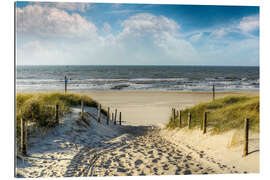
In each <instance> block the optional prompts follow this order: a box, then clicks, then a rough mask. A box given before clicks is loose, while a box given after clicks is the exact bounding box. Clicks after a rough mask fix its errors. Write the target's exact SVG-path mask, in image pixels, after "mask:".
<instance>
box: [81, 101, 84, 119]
mask: <svg viewBox="0 0 270 180" xmlns="http://www.w3.org/2000/svg"><path fill="white" fill-rule="evenodd" d="M83 114H84V103H83V100H81V117H82V119H83Z"/></svg>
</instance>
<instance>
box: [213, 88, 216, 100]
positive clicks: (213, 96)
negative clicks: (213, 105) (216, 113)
mask: <svg viewBox="0 0 270 180" xmlns="http://www.w3.org/2000/svg"><path fill="white" fill-rule="evenodd" d="M215 96H216V94H215V85H213V101H215Z"/></svg>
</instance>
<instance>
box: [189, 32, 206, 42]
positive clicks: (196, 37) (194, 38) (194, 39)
mask: <svg viewBox="0 0 270 180" xmlns="http://www.w3.org/2000/svg"><path fill="white" fill-rule="evenodd" d="M202 35H203V33H202V32H200V33H198V34H195V35H193V36H191V37H190V41H191V42H197V41H198V40H200V39H201V37H202Z"/></svg>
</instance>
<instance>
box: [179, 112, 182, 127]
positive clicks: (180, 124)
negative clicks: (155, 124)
mask: <svg viewBox="0 0 270 180" xmlns="http://www.w3.org/2000/svg"><path fill="white" fill-rule="evenodd" d="M179 127H182V111H181V110H179Z"/></svg>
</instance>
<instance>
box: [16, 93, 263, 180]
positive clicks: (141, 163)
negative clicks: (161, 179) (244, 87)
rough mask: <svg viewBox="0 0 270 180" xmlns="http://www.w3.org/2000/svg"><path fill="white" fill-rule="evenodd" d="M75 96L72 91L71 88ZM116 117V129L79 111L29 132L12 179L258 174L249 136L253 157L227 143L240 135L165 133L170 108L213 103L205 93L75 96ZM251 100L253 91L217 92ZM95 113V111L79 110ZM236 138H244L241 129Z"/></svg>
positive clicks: (253, 136) (254, 139) (253, 143)
mask: <svg viewBox="0 0 270 180" xmlns="http://www.w3.org/2000/svg"><path fill="white" fill-rule="evenodd" d="M76 92H78V91H76ZM80 93H83V94H87V95H89V96H90V97H92V98H93V99H94V100H96V101H98V102H99V103H100V104H101V105H102V107H103V108H105V109H106V108H107V107H110V110H111V112H114V110H115V109H117V111H118V113H119V112H121V113H122V121H123V122H122V126H120V125H119V122H118V123H117V125H114V123H113V121H110V122H109V125H106V119H107V118H106V116H102V118H101V123H98V122H97V121H96V120H95V119H93V118H92V117H87V118H86V120H87V121H88V122H89V124H90V126H88V125H87V124H85V123H84V122H83V121H81V120H80V115H79V112H80V107H74V108H72V109H73V110H72V113H71V114H67V115H65V116H64V117H63V118H61V124H60V126H58V127H57V128H55V129H52V130H49V131H48V130H47V131H44V132H43V131H42V132H43V133H33V135H31V136H30V137H29V152H28V156H27V157H26V158H25V159H18V161H17V169H16V174H17V177H77V176H134V175H181V174H224V173H225V174H228V173H259V172H260V171H259V158H260V156H259V134H258V133H251V134H250V137H251V139H252V141H251V142H250V145H251V148H250V151H251V152H252V153H251V154H249V155H248V156H247V157H242V151H243V143H239V144H238V145H236V146H230V144H231V141H232V138H233V136H235V134H239V131H235V130H232V131H229V132H226V133H222V134H219V135H210V134H209V133H206V134H205V135H202V133H201V131H200V130H199V129H194V130H189V129H187V128H186V127H185V128H182V129H174V130H168V129H166V128H165V126H166V124H167V123H168V121H169V118H170V115H171V108H177V109H184V108H186V107H190V106H193V105H196V104H199V103H202V102H208V101H211V100H212V93H211V92H177V91H81V92H80ZM227 95H236V96H241V95H246V96H257V95H259V92H257V91H245V92H217V93H216V98H220V97H224V96H227ZM85 111H86V112H91V113H93V114H96V115H97V109H95V108H87V107H86V108H85ZM239 137H240V138H243V133H241V132H240V135H239Z"/></svg>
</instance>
